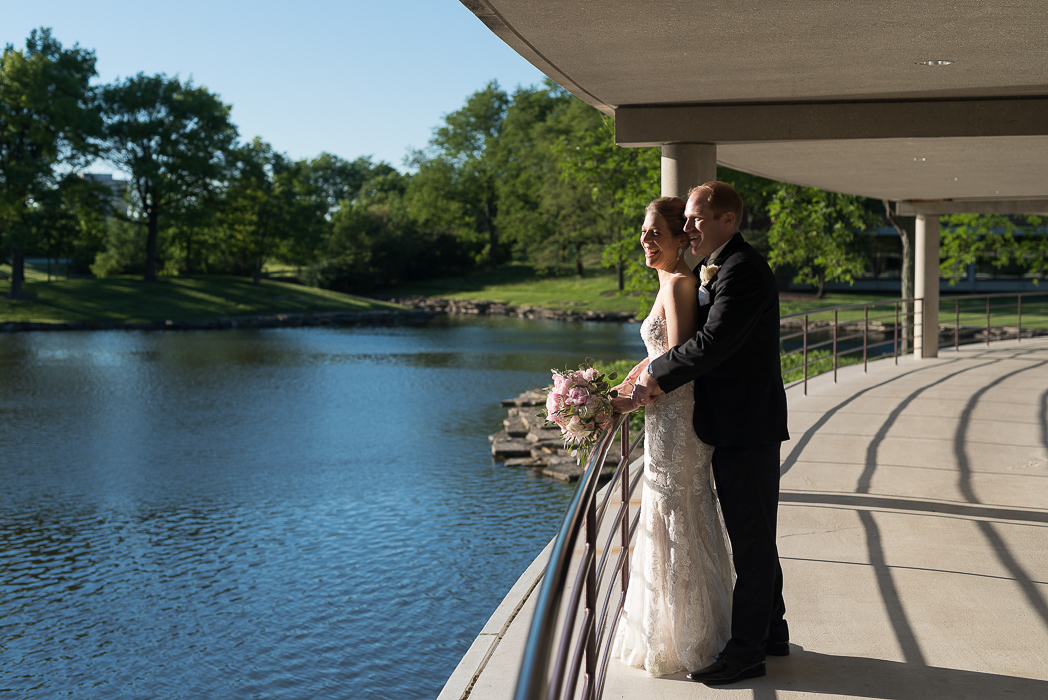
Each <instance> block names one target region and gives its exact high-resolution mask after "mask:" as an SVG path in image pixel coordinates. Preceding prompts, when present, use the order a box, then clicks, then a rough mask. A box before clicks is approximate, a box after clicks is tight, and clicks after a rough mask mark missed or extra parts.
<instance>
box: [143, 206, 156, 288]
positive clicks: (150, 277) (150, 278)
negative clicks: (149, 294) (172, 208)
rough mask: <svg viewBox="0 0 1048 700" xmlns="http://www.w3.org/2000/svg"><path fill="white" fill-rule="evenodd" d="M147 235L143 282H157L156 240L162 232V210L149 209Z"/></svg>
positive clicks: (154, 207)
mask: <svg viewBox="0 0 1048 700" xmlns="http://www.w3.org/2000/svg"><path fill="white" fill-rule="evenodd" d="M147 230H148V233H147V234H146V274H145V275H144V276H143V278H142V279H143V280H145V281H146V282H156V239H157V232H158V231H159V230H160V210H159V209H158V208H157V207H156V206H151V207H150V208H149V225H148V227H147Z"/></svg>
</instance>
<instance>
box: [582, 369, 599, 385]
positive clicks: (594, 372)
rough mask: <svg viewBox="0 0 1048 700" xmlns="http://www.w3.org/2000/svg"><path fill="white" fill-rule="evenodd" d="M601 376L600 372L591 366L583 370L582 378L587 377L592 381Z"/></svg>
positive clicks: (588, 380) (587, 379) (586, 378)
mask: <svg viewBox="0 0 1048 700" xmlns="http://www.w3.org/2000/svg"><path fill="white" fill-rule="evenodd" d="M599 376H600V372H598V371H597V370H596V369H594V368H593V367H590V368H589V369H587V370H584V371H583V372H582V378H583V379H585V380H586V381H587V382H592V381H593V380H594V379H596V378H597V377H599Z"/></svg>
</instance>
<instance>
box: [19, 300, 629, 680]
mask: <svg viewBox="0 0 1048 700" xmlns="http://www.w3.org/2000/svg"><path fill="white" fill-rule="evenodd" d="M643 352H644V351H643V346H642V345H641V344H640V340H639V336H638V333H637V326H635V325H616V324H558V323H543V322H528V321H520V320H515V319H502V318H496V319H475V320H472V321H451V320H447V319H445V320H440V321H436V322H434V323H433V324H432V325H430V326H428V327H423V328H362V329H361V328H357V329H338V330H319V329H286V330H265V331H215V332H210V331H209V332H169V333H138V332H128V333H124V332H95V333H42V334H41V333H37V334H9V335H0V486H2V493H0V695H2V696H4V697H10V698H12V699H14V698H67V697H69V698H92V699H93V698H107V699H108V698H223V699H224V698H295V699H312V698H326V699H327V698H332V699H334V698H354V699H355V698H434V697H435V696H436V695H437V693H438V692H439V691H440V688H441V687H442V685H443V683H444V681H445V680H446V679H447V677H448V675H450V673H451V671H452V670H453V669H454V667H455V665H456V664H457V663H458V661H459V659H460V658H461V656H462V654H463V653H464V652H465V650H466V649H467V648H468V647H469V644H470V643H471V642H472V641H473V639H474V637H475V635H476V633H477V632H478V631H479V630H480V628H481V627H482V626H483V624H484V622H485V621H486V620H487V618H488V616H489V615H490V614H491V612H492V611H493V610H494V608H495V607H496V605H497V604H498V603H499V602H500V601H501V599H502V596H503V595H504V594H505V592H506V591H507V590H508V588H509V587H510V586H511V585H512V584H513V582H514V581H515V580H516V578H517V576H518V575H519V574H520V572H521V571H522V570H523V569H524V568H525V567H526V566H527V564H529V563H530V562H531V560H532V559H533V558H534V556H535V555H536V554H537V553H538V552H539V551H540V550H541V549H542V547H543V546H544V545H545V544H546V543H547V542H548V540H549V539H550V538H551V537H552V535H553V533H554V531H555V529H556V526H557V524H558V521H559V517H560V514H561V512H562V509H563V507H564V505H565V504H566V501H567V499H568V498H569V496H570V488H569V487H567V486H564V485H562V484H559V483H555V482H551V481H548V480H545V479H542V478H537V477H533V476H530V475H529V474H528V473H527V472H526V471H524V470H515V469H509V468H506V467H503V466H501V465H493V464H492V463H491V458H490V447H489V443H488V440H487V435H488V434H489V433H491V432H494V431H495V430H496V429H498V428H499V427H501V426H500V423H501V420H502V418H503V417H504V415H505V410H504V409H500V408H499V407H498V406H497V402H498V399H501V398H506V397H510V396H515V395H516V394H517V393H519V392H520V391H523V390H525V389H529V388H532V387H534V386H539V385H542V384H545V383H546V382H547V380H548V378H549V373H548V370H549V368H550V367H563V366H567V365H575V364H577V363H578V362H579V361H581V359H582V358H584V357H586V356H587V355H589V356H592V357H597V358H606V359H615V358H619V357H638V358H639V357H641V356H643Z"/></svg>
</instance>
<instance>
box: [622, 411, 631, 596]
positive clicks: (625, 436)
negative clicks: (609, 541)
mask: <svg viewBox="0 0 1048 700" xmlns="http://www.w3.org/2000/svg"><path fill="white" fill-rule="evenodd" d="M620 436H621V439H620V443H621V445H622V459H623V460H625V462H626V466H625V467H624V468H623V470H622V549H623V551H625V552H627V554H626V556H625V558H624V559H623V561H622V595H626V589H628V588H629V585H630V557H629V548H630V467H629V456H630V419H629V416H626V419H625V420H623V421H622V432H621V433H620Z"/></svg>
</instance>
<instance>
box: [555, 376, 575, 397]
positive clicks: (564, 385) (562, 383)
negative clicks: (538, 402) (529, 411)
mask: <svg viewBox="0 0 1048 700" xmlns="http://www.w3.org/2000/svg"><path fill="white" fill-rule="evenodd" d="M570 388H571V378H570V377H566V376H564V375H563V374H557V373H556V372H554V373H553V391H556V392H557V393H560V394H566V393H568V389H570Z"/></svg>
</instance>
